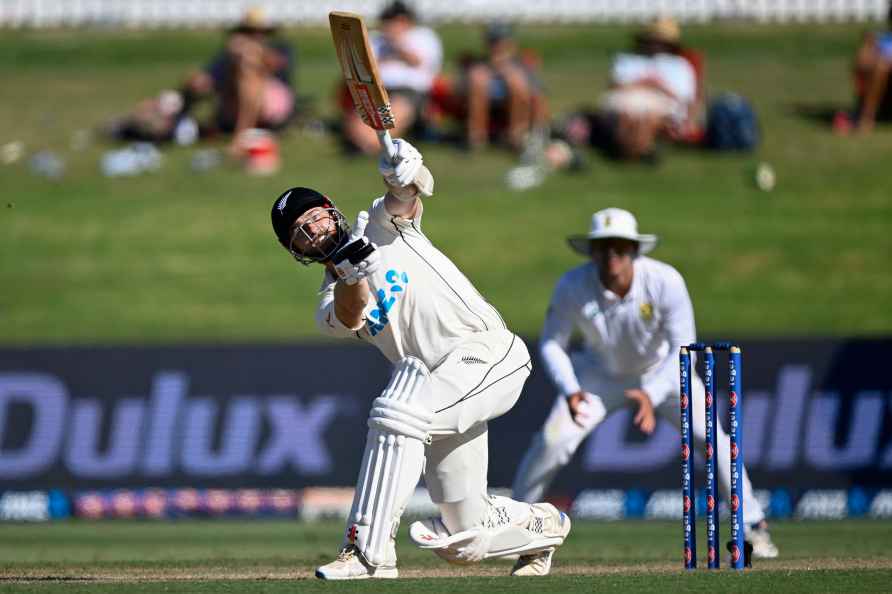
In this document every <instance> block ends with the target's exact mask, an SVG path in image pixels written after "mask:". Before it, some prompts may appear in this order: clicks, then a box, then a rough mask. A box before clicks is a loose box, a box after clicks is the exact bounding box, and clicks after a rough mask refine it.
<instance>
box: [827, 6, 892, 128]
mask: <svg viewBox="0 0 892 594" xmlns="http://www.w3.org/2000/svg"><path fill="white" fill-rule="evenodd" d="M890 69H892V6H890V8H889V15H888V25H887V28H886V30H885V31H881V32H869V33H867V34H865V35H864V39H863V40H862V41H861V45H860V46H859V47H858V52H857V53H856V55H855V68H854V71H855V72H854V74H855V95H856V106H855V116H854V122H855V129H856V131H858V132H862V133H869V132H871V131H872V130H873V128H874V125H875V124H876V122H877V121H889V120H892V93H889V92H888V91H889V71H890ZM841 124H842V122H840V121H839V116H837V120H836V121H835V122H834V127H835V128H836V130H837V131H838V132H846V131H848V126H845V125H841Z"/></svg>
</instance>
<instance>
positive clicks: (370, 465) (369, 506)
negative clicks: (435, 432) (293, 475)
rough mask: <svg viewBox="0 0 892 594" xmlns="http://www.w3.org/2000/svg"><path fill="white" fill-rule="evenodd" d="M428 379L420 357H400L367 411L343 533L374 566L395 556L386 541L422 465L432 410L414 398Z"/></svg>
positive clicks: (393, 528)
mask: <svg viewBox="0 0 892 594" xmlns="http://www.w3.org/2000/svg"><path fill="white" fill-rule="evenodd" d="M429 381H430V373H429V372H428V370H427V367H426V366H425V365H424V363H422V362H421V361H420V360H418V359H416V358H414V357H406V358H404V359H402V360H400V361H399V363H397V365H396V368H395V369H394V372H393V375H392V376H391V379H390V383H389V384H388V385H387V387H386V388H385V389H384V391H383V392H382V393H381V396H380V397H379V398H376V399H375V402H374V404H373V406H372V411H371V414H370V415H369V422H368V425H369V433H368V436H367V438H366V446H365V452H364V453H363V457H362V466H361V470H360V475H359V480H358V481H357V485H356V492H355V494H354V496H353V508H352V510H351V511H350V517H349V520H348V526H347V538H348V540H349V541H350V542H352V543H353V544H355V545H356V547H357V548H358V549H359V551H360V552H361V553H362V555H363V557H365V559H366V561H367V562H368V563H369V564H371V565H374V566H376V567H377V566H381V565H384V564H388V563H389V562H390V563H392V562H394V561H395V553H394V552H393V544H392V541H393V538H394V537H395V536H396V531H397V528H399V518H400V515H402V513H403V510H404V509H405V507H406V503H407V502H408V500H409V497H410V496H411V495H412V492H413V491H414V490H415V486H416V485H417V484H418V479H419V478H420V477H421V472H422V470H423V469H424V446H425V444H426V443H429V441H430V435H429V433H428V430H429V428H430V424H431V421H432V419H433V413H431V412H430V411H428V410H427V409H426V408H425V407H423V406H420V405H419V400H421V397H422V395H423V394H424V392H425V390H426V388H427V385H428V382H429Z"/></svg>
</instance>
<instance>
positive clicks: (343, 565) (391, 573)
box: [316, 544, 399, 580]
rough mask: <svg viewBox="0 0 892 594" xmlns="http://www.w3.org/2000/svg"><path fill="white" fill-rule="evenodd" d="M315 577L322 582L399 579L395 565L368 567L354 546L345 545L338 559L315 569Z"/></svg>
mask: <svg viewBox="0 0 892 594" xmlns="http://www.w3.org/2000/svg"><path fill="white" fill-rule="evenodd" d="M316 577H317V578H319V579H322V580H366V579H369V578H378V579H393V578H396V577H399V573H398V572H397V569H396V564H395V563H394V564H393V565H382V566H379V567H375V566H373V565H369V564H368V563H367V562H366V560H365V559H364V558H363V556H362V553H360V552H359V550H358V549H357V548H356V545H352V544H351V545H347V546H345V547H344V548H343V549H341V552H339V553H338V558H337V559H335V560H334V561H332V562H331V563H329V564H327V565H322V566H321V567H317V568H316Z"/></svg>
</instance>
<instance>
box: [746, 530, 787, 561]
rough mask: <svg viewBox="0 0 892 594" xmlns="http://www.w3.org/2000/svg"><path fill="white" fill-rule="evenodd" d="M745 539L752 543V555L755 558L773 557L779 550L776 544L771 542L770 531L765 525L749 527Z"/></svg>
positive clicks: (775, 556)
mask: <svg viewBox="0 0 892 594" xmlns="http://www.w3.org/2000/svg"><path fill="white" fill-rule="evenodd" d="M746 539H747V540H748V541H750V544H752V545H753V557H755V558H757V559H775V558H777V556H778V554H779V551H778V550H777V545H775V544H774V543H773V542H771V533H770V532H768V527H767V526H761V525H760V526H758V527H756V528H750V530H749V532H748V533H747V535H746Z"/></svg>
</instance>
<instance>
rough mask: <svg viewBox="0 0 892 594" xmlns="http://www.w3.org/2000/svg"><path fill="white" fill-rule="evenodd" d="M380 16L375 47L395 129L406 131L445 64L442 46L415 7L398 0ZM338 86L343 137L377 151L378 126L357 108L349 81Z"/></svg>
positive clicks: (359, 147)
mask: <svg viewBox="0 0 892 594" xmlns="http://www.w3.org/2000/svg"><path fill="white" fill-rule="evenodd" d="M379 18H380V30H379V31H378V32H377V34H375V35H373V36H372V39H371V44H372V51H374V53H375V57H376V58H377V60H378V71H379V73H380V75H381V82H382V83H383V84H384V87H385V88H386V89H387V93H388V95H389V97H390V105H391V108H392V110H393V116H394V120H395V121H396V127H395V128H394V129H393V130H391V134H392V135H393V136H394V137H403V136H405V135H406V132H407V131H408V130H411V129H412V127H413V126H414V125H415V123H416V121H417V120H418V118H419V117H421V114H422V111H423V110H424V107H425V105H426V103H427V100H428V96H429V94H430V90H431V86H432V85H433V82H434V78H435V77H436V76H437V75H438V74H439V72H440V69H441V67H442V64H443V47H442V44H441V43H440V38H439V37H438V36H437V34H436V33H435V32H434V31H433V30H432V29H429V28H427V27H422V26H419V25H418V24H417V17H416V15H415V13H414V12H413V11H412V10H411V9H410V8H409V7H408V6H407V5H406V4H404V3H403V2H400V1H399V0H397V1H396V2H393V3H392V4H390V5H388V6H387V7H385V8H384V10H383V11H382V12H381V15H380V17H379ZM339 88H340V91H339V98H340V105H341V109H342V114H343V132H344V138H345V140H346V141H347V143H348V145H349V146H350V147H351V148H355V149H356V150H359V151H361V152H363V153H366V154H375V153H377V152H378V151H379V150H380V148H379V144H378V137H377V135H376V134H375V131H374V130H372V129H371V128H369V127H368V126H366V125H365V124H363V123H362V120H361V119H360V118H359V116H358V115H357V114H356V110H355V109H354V107H353V102H352V100H351V99H350V95H349V93H348V92H347V90H346V87H339Z"/></svg>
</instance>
